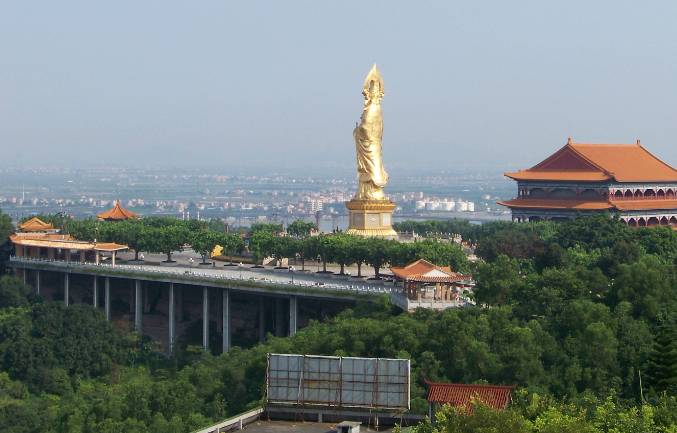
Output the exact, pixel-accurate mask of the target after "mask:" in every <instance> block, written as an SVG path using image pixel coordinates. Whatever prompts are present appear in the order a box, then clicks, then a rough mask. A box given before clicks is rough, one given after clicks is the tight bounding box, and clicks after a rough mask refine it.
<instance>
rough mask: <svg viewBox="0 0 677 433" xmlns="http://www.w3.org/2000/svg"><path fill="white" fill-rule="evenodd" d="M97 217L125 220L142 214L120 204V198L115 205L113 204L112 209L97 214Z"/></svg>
mask: <svg viewBox="0 0 677 433" xmlns="http://www.w3.org/2000/svg"><path fill="white" fill-rule="evenodd" d="M96 217H97V218H99V219H101V220H104V221H124V220H129V219H138V218H139V217H140V215H139V214H138V213H134V212H130V211H128V210H127V209H125V208H123V207H122V206H121V205H120V199H118V202H117V203H116V204H115V206H113V208H112V209H110V210H108V211H106V212H103V213H100V214H96Z"/></svg>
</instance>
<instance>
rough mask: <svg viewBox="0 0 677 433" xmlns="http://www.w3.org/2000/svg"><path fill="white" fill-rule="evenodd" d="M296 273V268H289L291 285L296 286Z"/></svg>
mask: <svg viewBox="0 0 677 433" xmlns="http://www.w3.org/2000/svg"><path fill="white" fill-rule="evenodd" d="M294 271H296V268H295V267H293V266H290V267H289V272H291V285H292V286H293V285H294Z"/></svg>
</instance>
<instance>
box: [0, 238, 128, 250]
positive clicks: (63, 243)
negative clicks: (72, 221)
mask: <svg viewBox="0 0 677 433" xmlns="http://www.w3.org/2000/svg"><path fill="white" fill-rule="evenodd" d="M9 239H10V240H11V241H12V243H14V244H16V245H23V246H25V247H40V248H60V249H66V250H79V251H82V250H96V251H119V250H126V249H128V248H129V247H128V246H127V245H120V244H116V243H114V242H97V243H94V242H87V241H76V240H73V239H72V238H69V239H61V237H60V236H59V238H57V239H54V238H51V237H50V238H48V237H39V238H38V237H27V236H17V235H12V236H10V237H9Z"/></svg>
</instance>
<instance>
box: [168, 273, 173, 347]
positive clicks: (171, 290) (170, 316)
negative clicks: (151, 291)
mask: <svg viewBox="0 0 677 433" xmlns="http://www.w3.org/2000/svg"><path fill="white" fill-rule="evenodd" d="M173 352H174V283H169V354H170V355H171V354H172V353H173Z"/></svg>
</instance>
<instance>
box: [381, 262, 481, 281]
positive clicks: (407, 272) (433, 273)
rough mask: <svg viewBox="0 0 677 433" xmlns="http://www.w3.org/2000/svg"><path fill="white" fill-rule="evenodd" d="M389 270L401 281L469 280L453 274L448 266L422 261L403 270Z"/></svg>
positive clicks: (466, 277) (393, 268) (463, 276)
mask: <svg viewBox="0 0 677 433" xmlns="http://www.w3.org/2000/svg"><path fill="white" fill-rule="evenodd" d="M390 270H391V271H392V272H393V275H395V276H397V277H400V278H402V279H406V280H412V281H417V282H423V283H440V282H456V281H463V280H467V279H470V276H469V275H462V274H458V273H456V272H453V271H452V270H451V268H449V267H448V266H446V267H442V266H437V265H434V264H432V263H430V262H428V261H426V260H423V259H419V260H417V261H415V262H414V263H411V264H409V265H407V266H405V267H403V268H397V267H391V268H390Z"/></svg>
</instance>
